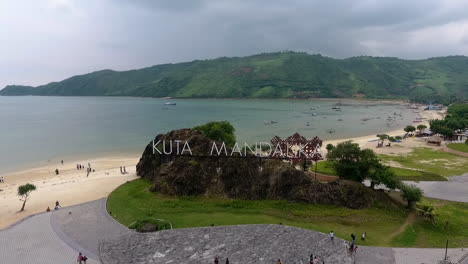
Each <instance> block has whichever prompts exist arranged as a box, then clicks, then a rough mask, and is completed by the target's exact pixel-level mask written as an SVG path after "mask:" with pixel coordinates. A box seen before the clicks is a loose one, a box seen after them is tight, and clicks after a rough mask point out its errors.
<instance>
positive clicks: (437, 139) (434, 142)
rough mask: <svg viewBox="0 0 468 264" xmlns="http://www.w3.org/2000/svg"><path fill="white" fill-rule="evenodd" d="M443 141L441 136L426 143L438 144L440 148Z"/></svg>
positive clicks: (429, 139) (433, 137) (434, 137)
mask: <svg viewBox="0 0 468 264" xmlns="http://www.w3.org/2000/svg"><path fill="white" fill-rule="evenodd" d="M442 141H443V139H442V138H441V137H440V136H436V135H434V136H432V137H430V138H428V139H426V142H427V143H429V144H436V145H437V146H440V145H441V144H442Z"/></svg>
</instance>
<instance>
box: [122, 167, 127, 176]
mask: <svg viewBox="0 0 468 264" xmlns="http://www.w3.org/2000/svg"><path fill="white" fill-rule="evenodd" d="M123 172H124V174H127V169H125V166H124V167H123Z"/></svg>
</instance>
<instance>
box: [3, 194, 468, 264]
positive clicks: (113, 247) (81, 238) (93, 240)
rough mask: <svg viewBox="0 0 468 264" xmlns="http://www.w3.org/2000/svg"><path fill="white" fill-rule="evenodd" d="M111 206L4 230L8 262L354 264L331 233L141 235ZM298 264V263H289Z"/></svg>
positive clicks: (371, 255)
mask: <svg viewBox="0 0 468 264" xmlns="http://www.w3.org/2000/svg"><path fill="white" fill-rule="evenodd" d="M105 201H106V200H105V199H101V200H97V201H94V202H89V203H84V204H80V205H76V206H70V207H66V208H62V209H61V210H58V211H53V212H50V213H41V214H38V215H34V216H32V217H28V218H26V219H25V220H23V221H20V222H18V223H16V224H15V225H13V226H10V227H8V228H6V229H3V230H0V263H15V264H16V263H21V264H23V263H25V264H29V263H31V264H64V263H65V264H66V263H76V257H77V255H78V252H83V253H84V254H85V255H87V256H88V257H90V260H89V261H88V264H96V263H99V261H100V260H101V258H102V259H103V261H104V262H103V263H105V264H107V263H112V264H114V263H115V264H118V263H142V264H143V263H169V261H170V260H174V261H175V262H172V263H200V261H203V263H211V262H212V260H213V259H212V258H213V257H214V256H215V255H218V254H219V256H220V257H224V256H230V258H231V259H232V260H233V261H232V262H231V263H243V264H244V263H274V262H272V261H273V260H274V258H276V257H277V256H278V257H280V258H283V259H284V260H285V261H284V263H305V261H306V258H307V255H308V254H310V253H314V254H317V255H318V256H319V257H321V258H324V259H326V261H325V263H327V264H330V263H350V262H348V259H347V258H346V255H343V254H342V253H343V252H344V251H343V250H344V249H345V248H344V242H343V241H342V240H338V239H337V240H336V243H335V244H330V240H329V238H328V236H327V235H325V234H322V233H319V232H315V231H311V230H305V229H300V228H295V227H287V226H279V225H244V226H220V227H209V228H190V229H176V230H167V231H162V232H159V233H150V234H139V233H135V232H132V231H129V230H128V229H127V228H126V227H124V226H122V225H120V224H119V223H117V222H116V221H115V220H114V219H112V218H111V217H110V216H109V215H108V214H107V212H106V203H105ZM70 212H71V214H70ZM101 242H103V243H101ZM358 243H359V241H358ZM100 249H102V250H100ZM149 252H151V254H148V253H149ZM444 253H445V252H444V249H440V248H437V249H418V248H378V247H359V249H358V252H357V254H356V256H355V261H356V262H355V263H357V264H371V263H372V264H375V263H379V264H380V263H381V264H421V263H425V264H432V263H437V262H436V260H438V259H442V258H443V256H444ZM467 253H468V249H467V250H462V249H449V257H450V259H451V260H459V259H461V258H462V256H463V255H464V254H466V256H467V257H466V258H464V260H463V261H462V262H460V263H462V264H468V254H467ZM128 257H130V258H131V259H132V261H130V260H128V259H126V258H128ZM187 257H188V258H187ZM184 258H185V259H184ZM291 259H293V261H295V262H290V261H286V260H291ZM98 260H99V261H98ZM121 260H128V261H127V262H123V261H121ZM166 261H167V262H166ZM340 261H341V262H340Z"/></svg>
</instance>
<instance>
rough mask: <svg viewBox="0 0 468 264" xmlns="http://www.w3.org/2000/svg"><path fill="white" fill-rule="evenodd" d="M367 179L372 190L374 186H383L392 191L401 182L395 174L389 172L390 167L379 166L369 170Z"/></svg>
mask: <svg viewBox="0 0 468 264" xmlns="http://www.w3.org/2000/svg"><path fill="white" fill-rule="evenodd" d="M368 178H369V179H370V181H371V185H370V187H371V188H372V189H374V187H375V186H376V185H379V184H384V185H385V186H386V187H387V188H389V189H391V190H394V189H396V188H398V187H399V186H400V184H401V181H400V180H399V179H398V178H397V177H396V175H395V173H393V172H392V171H391V170H390V167H388V166H385V165H381V164H379V165H378V166H376V167H375V168H373V169H372V170H371V172H370V173H369V175H368Z"/></svg>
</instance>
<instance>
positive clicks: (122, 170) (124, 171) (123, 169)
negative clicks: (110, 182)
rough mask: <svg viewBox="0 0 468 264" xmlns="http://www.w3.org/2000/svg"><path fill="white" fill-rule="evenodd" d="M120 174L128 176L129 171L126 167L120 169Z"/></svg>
mask: <svg viewBox="0 0 468 264" xmlns="http://www.w3.org/2000/svg"><path fill="white" fill-rule="evenodd" d="M120 173H121V174H127V173H128V172H127V169H125V166H124V167H120Z"/></svg>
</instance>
